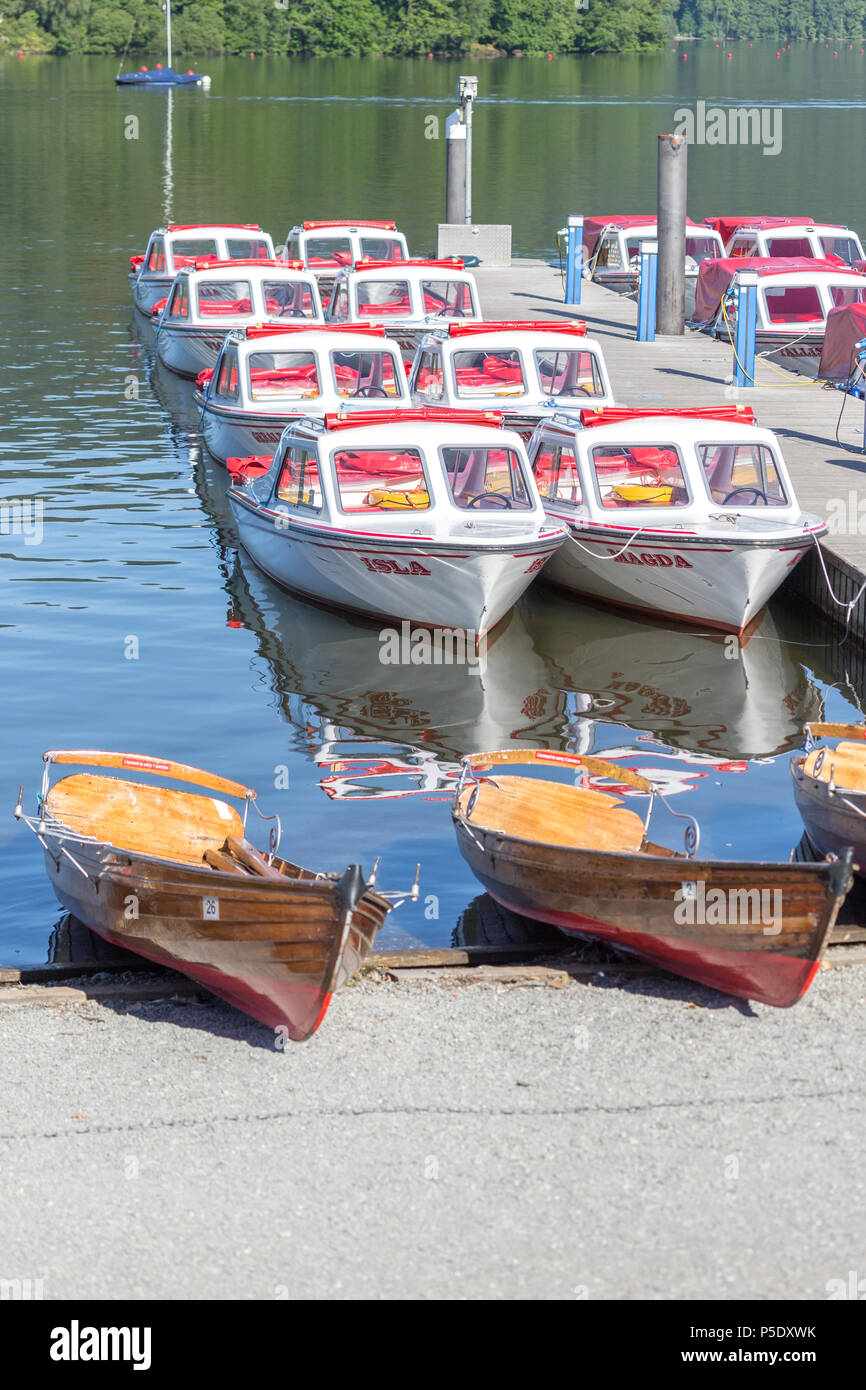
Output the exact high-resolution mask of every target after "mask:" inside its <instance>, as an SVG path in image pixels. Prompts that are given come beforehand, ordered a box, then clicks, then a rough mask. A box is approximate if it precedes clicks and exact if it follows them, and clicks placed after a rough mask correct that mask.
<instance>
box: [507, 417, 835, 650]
mask: <svg viewBox="0 0 866 1390" xmlns="http://www.w3.org/2000/svg"><path fill="white" fill-rule="evenodd" d="M752 419H753V416H752V412H751V410H750V409H748V408H746V407H742V406H730V407H728V406H722V407H716V408H707V409H699V408H695V409H693V410H688V409H685V410H678V411H674V410H667V411H666V410H657V411H651V410H649V411H642V410H629V409H616V408H613V409H603V410H598V411H590V410H582V411H581V412H580V414H579V416H578V415H573V414H571V415H568V414H564V413H563V414H557V415H555V416H554V417H553V419H552V420H550V421H545V422H544V423H543V424H541V425H539V426H538V428H537V430H536V431H535V433H534V435H533V436H532V439H531V440H530V442H529V447H528V453H529V459H530V462H531V464H532V467H533V471H534V473H535V479H536V482H537V484H538V489H539V492H540V493H541V496H542V498H543V499H544V501H545V505H546V507H547V510H548V514H549V515H550V516H551V517H553V518H554V519H555V520H557V521H560V522H564V523H565V524H566V525H567V526H568V530H569V538H568V540H567V541H566V543H565V545H564V546H562V547H561V548H560V550H559V551H558V552H557V553H556V555H555V556H554V557H553V559H552V560H551V562H550V565H549V566H548V569H547V571H546V578H548V579H550V580H551V581H552V582H553V583H555V584H559V585H561V586H562V587H563V588H565V589H570V590H572V591H573V592H574V593H579V594H587V595H589V596H591V597H592V598H597V599H602V600H604V601H605V602H607V603H613V604H617V605H621V606H625V607H627V608H634V609H640V610H641V611H644V612H648V613H654V614H661V615H664V616H665V617H666V618H677V619H679V620H681V621H684V622H691V623H699V624H701V626H708V627H715V628H720V629H722V630H723V631H727V632H732V633H739V632H742V631H743V629H744V628H745V627H746V626H747V625H748V624H749V623H750V622H751V621H752V619H753V618H754V617H755V616H756V615H757V614H758V613H759V612H760V611H761V609H762V608H763V606H764V604H765V603H766V602H767V600H768V599H769V598H770V597H771V596H772V595H773V594H774V593H775V591H776V589H777V588H778V587H779V585H780V584H781V583H782V580H783V579H784V578H785V576H786V575H787V574H788V573H789V572H790V570H791V569H792V568H793V567H794V565H796V564H797V563H798V561H799V560H800V559H802V557H803V555H804V554H805V553H806V551H807V550H808V549H809V548H810V546H812V545H813V544H815V542H816V541H817V539H818V537H819V536H821V535H823V533H824V532H825V531H826V529H827V528H826V526H825V524H824V522H823V521H822V520H821V519H820V517H817V516H811V515H809V514H808V513H805V512H803V511H802V510H801V508H800V505H799V503H798V502H797V499H796V497H795V495H794V489H793V486H792V484H791V480H790V477H789V476H788V470H787V468H786V467H785V461H784V459H783V457H782V451H781V449H780V447H779V441H778V440H777V438H776V436H775V435H774V434H773V433H772V432H771V431H770V430H763V429H759V428H758V427H757V426H755V425H754V424H752V423H751V421H752Z"/></svg>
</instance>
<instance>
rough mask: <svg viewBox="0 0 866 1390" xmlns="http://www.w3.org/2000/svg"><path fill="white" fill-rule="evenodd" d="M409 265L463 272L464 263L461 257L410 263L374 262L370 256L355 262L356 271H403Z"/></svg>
mask: <svg viewBox="0 0 866 1390" xmlns="http://www.w3.org/2000/svg"><path fill="white" fill-rule="evenodd" d="M407 265H430V266H435V267H437V268H438V269H440V270H462V269H463V261H462V260H461V259H460V257H459V256H450V257H449V258H448V260H444V261H430V260H425V259H424V258H423V257H420V258H417V259H413V260H408V261H374V260H373V259H372V257H370V256H362V257H361V259H360V260H359V261H356V262H355V269H356V270H394V269H395V268H396V269H397V270H403V269H404V267H405V266H407Z"/></svg>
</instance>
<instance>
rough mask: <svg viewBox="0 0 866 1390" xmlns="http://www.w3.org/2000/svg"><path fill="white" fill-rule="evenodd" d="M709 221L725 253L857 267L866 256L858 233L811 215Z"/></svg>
mask: <svg viewBox="0 0 866 1390" xmlns="http://www.w3.org/2000/svg"><path fill="white" fill-rule="evenodd" d="M705 220H706V224H707V226H708V227H710V228H711V229H712V230H713V231H716V232H718V234H719V236H720V237H721V239H722V241H723V242H724V245H725V252H724V254H725V256H731V257H734V258H739V257H742V256H746V257H749V258H752V257H756V256H757V257H761V258H768V259H774V258H776V257H779V256H781V257H783V258H784V259H786V260H790V259H791V257H792V256H797V257H805V258H806V259H807V260H819V261H820V260H828V261H833V262H835V263H836V264H838V265H843V266H853V265H855V263H856V262H857V261H861V260H862V259H863V245H862V243H861V241H860V238H859V237H858V235H857V233H856V232H852V230H851V228H850V227H843V226H840V225H839V224H836V223H831V222H815V221H813V219H812V218H810V217H708V218H706V219H705Z"/></svg>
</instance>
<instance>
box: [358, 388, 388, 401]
mask: <svg viewBox="0 0 866 1390" xmlns="http://www.w3.org/2000/svg"><path fill="white" fill-rule="evenodd" d="M355 395H356V396H361V397H365V396H382V397H383V399H385V400H387V399H388V392H387V391H386V390H385V388H384V386H362V387H361V388H360V389H359V390H358V391H356V392H355Z"/></svg>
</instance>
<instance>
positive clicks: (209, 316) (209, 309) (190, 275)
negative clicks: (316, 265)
mask: <svg viewBox="0 0 866 1390" xmlns="http://www.w3.org/2000/svg"><path fill="white" fill-rule="evenodd" d="M161 303H162V301H160V302H159V303H157V304H156V305H155V306H154V309H153V310H152V312H153V313H156V312H158V311H159V309H160V305H161ZM239 318H247V319H250V320H252V321H253V322H256V321H264V322H269V321H270V322H276V323H280V322H281V320H283V319H288V320H295V321H300V322H301V323H311V322H312V323H323V321H324V314H323V311H322V303H321V299H320V297H319V290H318V287H317V285H316V280H315V276H314V275H313V274H312V273H311V272H310V271H309V270H298V269H296V268H295V267H294V266H287V265H286V264H285V262H281V261H270V260H269V261H258V260H240V261H220V262H219V263H218V264H217V265H209V264H208V265H204V266H200V265H192V266H184V267H182V269H180V270H179V271H178V272H177V275H176V276H175V277H174V281H173V283H172V286H171V289H170V290H169V292H168V296H167V299H166V301H165V308H164V311H163V322H166V321H174V320H176V321H177V322H178V324H179V325H180V324H181V323H182V324H183V326H184V327H192V326H193V325H195V326H198V325H207V326H212V325H216V324H219V323H221V322H222V321H226V322H228V321H236V320H237V319H239Z"/></svg>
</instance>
